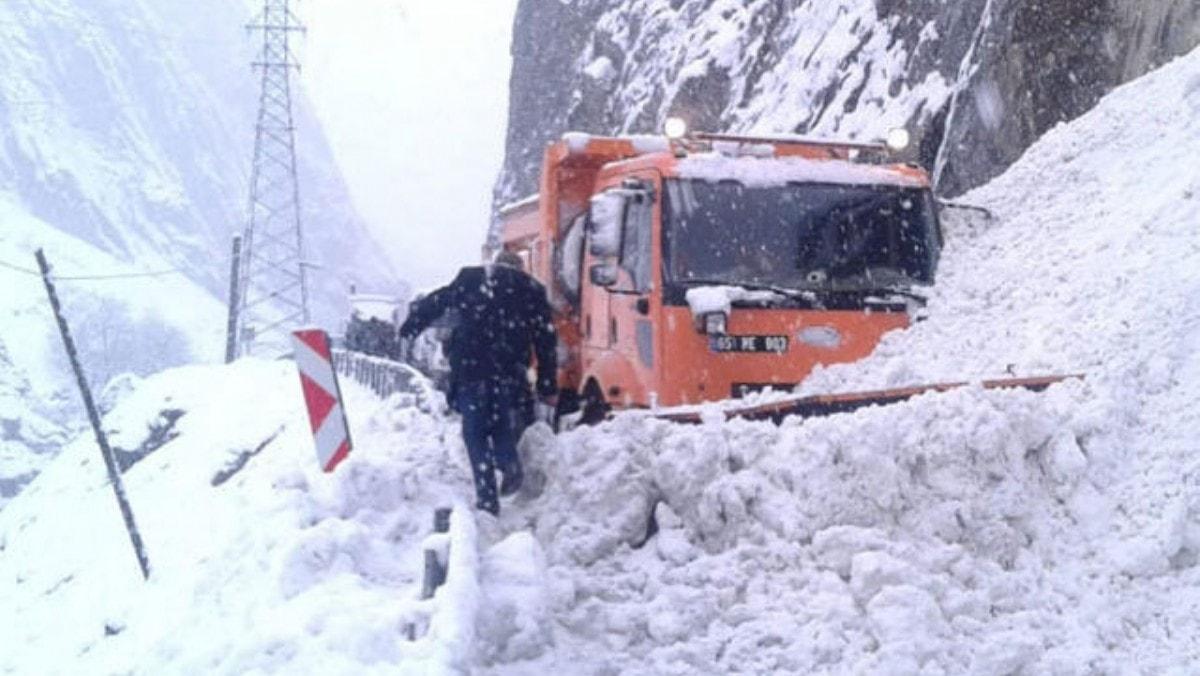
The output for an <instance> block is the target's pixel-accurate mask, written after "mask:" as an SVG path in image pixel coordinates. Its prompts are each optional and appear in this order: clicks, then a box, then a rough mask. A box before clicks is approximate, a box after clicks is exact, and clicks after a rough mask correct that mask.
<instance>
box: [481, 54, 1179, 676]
mask: <svg viewBox="0 0 1200 676" xmlns="http://www.w3.org/2000/svg"><path fill="white" fill-rule="evenodd" d="M1146 101H1154V102H1155V106H1154V107H1153V108H1149V109H1148V108H1147V107H1146V105H1145V102H1146ZM1198 154H1200V52H1196V53H1193V54H1192V55H1190V56H1188V57H1185V58H1183V59H1180V60H1178V61H1177V62H1175V63H1173V64H1170V65H1169V66H1167V67H1165V68H1163V69H1161V70H1160V71H1158V72H1156V73H1154V74H1153V75H1151V76H1149V77H1147V78H1145V79H1144V80H1142V81H1139V82H1136V83H1134V84H1132V85H1130V86H1127V87H1125V88H1123V89H1121V90H1118V91H1117V92H1115V93H1114V94H1113V95H1111V96H1110V97H1109V98H1108V99H1106V100H1105V101H1104V102H1103V103H1102V104H1101V105H1100V106H1099V108H1098V109H1096V110H1095V111H1094V112H1092V113H1090V114H1089V115H1087V116H1085V117H1083V118H1081V119H1080V120H1078V121H1077V122H1075V123H1073V124H1071V125H1069V126H1065V127H1061V128H1058V129H1056V130H1054V131H1053V132H1052V133H1050V134H1048V135H1047V136H1046V138H1044V139H1043V140H1042V141H1041V142H1040V143H1038V144H1037V145H1035V146H1034V147H1033V148H1032V149H1031V150H1030V151H1029V153H1028V154H1027V156H1026V157H1025V158H1024V159H1023V160H1022V161H1021V162H1020V163H1018V165H1017V166H1015V167H1014V168H1013V170H1012V171H1010V173H1009V174H1008V175H1006V176H1004V177H1003V178H1001V179H1000V180H998V181H996V182H995V183H993V184H992V185H989V186H987V187H986V188H984V189H982V190H980V191H979V192H977V193H976V194H974V195H972V196H970V197H969V198H968V200H967V201H971V202H978V203H981V204H983V205H984V206H988V207H990V208H991V209H993V210H994V211H995V212H996V214H997V218H996V220H995V221H994V222H990V223H988V222H981V221H975V222H956V223H951V224H949V227H948V233H947V234H948V241H949V243H948V246H947V250H946V252H945V254H944V256H943V257H942V260H943V268H942V271H941V275H940V278H939V281H938V285H937V287H936V289H935V291H934V296H933V298H932V300H931V302H930V305H929V308H928V318H927V319H926V321H924V322H921V323H918V324H917V325H915V326H914V327H913V328H912V329H910V330H908V331H905V332H897V333H895V334H892V335H890V336H888V338H887V339H886V340H885V341H884V344H883V345H882V346H881V347H880V349H879V350H878V351H877V352H876V354H875V355H874V356H872V357H871V358H869V359H867V360H865V361H863V362H860V363H858V364H853V365H845V366H837V367H831V368H828V369H824V370H822V371H821V372H819V373H817V374H815V375H814V376H813V377H812V378H811V379H810V381H809V382H807V383H806V384H805V386H804V390H805V391H806V392H827V391H840V390H855V389H868V388H874V387H879V386H890V385H900V384H908V383H917V382H924V381H940V380H958V379H962V378H964V377H966V378H982V377H984V376H1002V375H1005V374H1006V372H1009V373H1013V374H1016V375H1034V374H1039V373H1047V372H1049V373H1055V372H1073V371H1082V372H1086V373H1087V378H1086V380H1075V381H1070V382H1067V383H1063V384H1061V385H1058V386H1055V387H1053V388H1051V389H1050V390H1049V391H1047V392H1045V393H1040V394H1039V393H1031V392H1026V391H1000V392H992V391H984V390H982V389H980V388H978V387H969V388H966V389H962V390H957V391H954V392H950V393H946V394H937V395H925V396H922V397H919V398H917V399H914V400H912V401H909V402H906V403H903V404H900V405H896V406H892V407H886V408H875V409H864V410H860V411H858V412H855V413H853V414H848V415H842V416H836V417H831V418H825V419H814V420H810V421H807V422H801V421H799V420H795V419H793V420H790V421H787V422H786V423H785V424H784V425H783V426H782V427H778V428H777V427H774V426H772V425H770V424H766V423H748V422H740V421H735V422H731V423H727V424H726V423H722V422H720V417H719V416H716V415H713V416H710V417H709V419H708V420H707V421H706V422H705V423H704V424H702V425H700V426H697V427H690V428H689V427H679V426H674V425H668V424H666V423H662V422H658V421H654V420H650V419H646V418H644V417H639V416H637V415H626V416H621V417H619V418H618V419H617V420H616V421H614V422H612V423H609V424H607V425H605V426H602V427H601V428H599V429H583V430H577V431H574V432H571V433H569V434H566V435H563V436H561V437H560V438H558V439H557V440H553V439H547V438H541V439H537V438H535V439H533V440H532V441H531V443H530V444H529V445H528V447H527V448H526V452H527V453H528V455H529V456H530V468H531V472H532V473H534V474H541V475H544V486H542V490H541V495H540V497H538V501H537V502H536V503H534V504H533V506H531V507H530V508H528V509H527V510H526V511H523V512H518V513H510V514H507V515H506V516H505V520H506V523H507V524H508V525H509V527H512V528H516V527H520V526H527V527H529V528H531V529H532V531H533V532H534V533H535V535H536V536H537V538H538V541H539V542H540V543H541V544H542V546H543V547H544V550H545V551H544V555H545V557H546V561H547V566H548V568H547V573H546V579H547V582H546V590H547V594H548V598H549V602H550V604H551V609H552V613H553V615H554V617H555V618H556V624H555V632H554V637H555V641H556V648H555V650H553V651H548V652H546V653H545V654H543V655H542V656H540V657H538V658H537V659H534V660H524V661H520V660H515V661H512V662H504V661H499V662H497V663H496V664H495V672H496V673H506V674H507V673H522V672H526V673H544V672H545V671H548V670H550V669H554V668H557V669H560V670H562V669H564V668H568V669H570V670H572V671H574V672H576V673H578V672H583V673H589V672H596V673H601V672H602V673H630V674H634V673H655V674H669V673H680V674H682V673H698V672H700V673H704V672H708V673H712V672H729V671H735V670H737V671H748V672H754V673H773V672H786V673H803V672H810V671H812V672H821V673H917V672H926V673H977V674H1008V673H1017V672H1032V673H1080V672H1086V673H1111V672H1122V671H1124V670H1127V669H1129V668H1130V665H1137V668H1138V669H1139V670H1145V671H1147V672H1151V673H1162V672H1171V671H1175V672H1178V673H1183V672H1186V671H1188V670H1190V669H1191V665H1193V664H1195V661H1196V659H1197V657H1198V656H1200V621H1198V620H1197V619H1196V618H1197V617H1198V615H1197V612H1196V609H1197V607H1198V606H1200V592H1198V591H1196V590H1197V589H1200V568H1198V567H1197V565H1196V564H1197V563H1198V562H1200V485H1198V479H1197V477H1200V466H1198V464H1197V463H1198V461H1197V460H1196V458H1197V450H1200V449H1198V448H1197V444H1198V442H1197V441H1196V440H1197V439H1200V413H1198V412H1197V411H1200V357H1198V356H1197V354H1196V349H1195V348H1196V346H1197V345H1200V301H1197V298H1200V266H1197V265H1196V260H1197V259H1198V257H1200V231H1197V229H1196V227H1195V223H1196V221H1195V213H1196V206H1197V203H1198V202H1197V200H1198V199H1200V178H1198V177H1200V174H1197V173H1196V172H1194V171H1188V170H1186V169H1184V168H1185V167H1191V166H1192V165H1193V164H1194V158H1195V157H1196V156H1197V155H1198Z"/></svg>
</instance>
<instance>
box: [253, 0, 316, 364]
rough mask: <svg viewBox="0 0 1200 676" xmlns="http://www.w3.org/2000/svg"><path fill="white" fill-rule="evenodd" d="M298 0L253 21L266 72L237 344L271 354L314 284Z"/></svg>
mask: <svg viewBox="0 0 1200 676" xmlns="http://www.w3.org/2000/svg"><path fill="white" fill-rule="evenodd" d="M291 2H292V0H263V10H262V14H260V15H259V17H258V19H257V21H256V22H255V23H252V24H250V25H248V26H247V27H246V28H247V29H249V30H252V31H256V32H257V31H262V39H263V42H262V51H261V52H260V53H259V57H258V60H257V61H255V62H254V63H253V64H252V65H253V66H254V68H255V70H256V71H257V72H258V73H259V74H261V77H262V89H261V92H260V94H259V106H258V124H257V126H256V127H255V131H256V133H255V139H254V168H253V172H252V174H251V178H250V213H249V219H248V221H247V224H246V230H245V234H244V236H243V252H242V261H241V275H240V277H241V280H240V284H241V292H240V294H239V305H240V308H239V312H238V321H237V324H238V352H239V354H242V355H246V354H250V353H251V352H252V351H257V352H260V353H263V354H267V355H268V356H274V355H270V354H269V353H271V352H273V351H281V350H282V349H285V348H284V347H283V346H286V345H287V341H286V335H285V332H286V331H287V330H288V329H291V328H295V327H296V326H297V325H299V324H307V323H308V321H309V314H308V285H307V280H306V279H305V270H304V233H303V229H302V228H301V224H300V182H299V181H298V180H297V177H296V135H295V127H294V125H293V118H292V87H291V75H292V71H293V70H296V71H298V70H299V69H300V65H299V64H298V63H297V62H296V60H295V58H294V55H293V53H292V44H291V37H292V35H293V34H294V33H297V32H302V31H304V26H303V25H301V23H300V21H299V20H298V19H297V18H296V15H295V14H293V13H292V10H291V7H290V5H291Z"/></svg>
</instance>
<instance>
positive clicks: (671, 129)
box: [663, 117, 688, 141]
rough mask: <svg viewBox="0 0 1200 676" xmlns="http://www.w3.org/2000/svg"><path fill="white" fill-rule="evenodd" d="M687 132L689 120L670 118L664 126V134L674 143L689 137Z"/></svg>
mask: <svg viewBox="0 0 1200 676" xmlns="http://www.w3.org/2000/svg"><path fill="white" fill-rule="evenodd" d="M687 132H688V124H687V120H685V119H683V118H682V117H668V118H667V121H666V123H664V124H663V133H664V134H666V136H667V138H669V139H671V140H673V141H675V140H679V139H681V138H683V137H684V136H687Z"/></svg>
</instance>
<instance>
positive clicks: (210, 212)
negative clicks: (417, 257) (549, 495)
mask: <svg viewBox="0 0 1200 676" xmlns="http://www.w3.org/2000/svg"><path fill="white" fill-rule="evenodd" d="M250 18H251V12H250V8H249V6H248V5H247V4H246V3H243V2H241V1H240V0H219V1H218V2H206V3H194V2H161V1H160V0H83V1H79V0H13V1H12V2H5V3H3V5H2V6H0V32H2V33H3V35H4V39H3V40H2V41H0V74H2V75H3V77H2V78H0V135H2V138H3V143H2V144H0V191H3V192H6V193H8V194H10V195H12V196H14V197H15V198H16V200H17V201H18V202H19V203H20V204H22V205H23V206H24V207H25V208H26V209H27V210H28V211H29V212H30V213H31V214H32V215H33V216H36V217H38V218H40V219H42V220H43V221H45V222H46V223H49V224H50V225H52V226H53V227H55V228H57V229H59V230H61V231H62V232H66V233H68V234H71V235H74V236H76V237H78V238H80V239H82V240H84V241H85V242H88V243H90V244H92V245H94V246H96V247H98V248H100V249H101V250H103V251H106V252H108V253H109V254H112V255H113V256H115V257H117V258H118V259H120V260H123V261H126V262H130V263H136V264H137V265H139V266H142V267H143V268H147V269H154V268H156V267H164V266H177V267H181V268H183V269H185V270H186V271H187V276H188V277H189V278H190V279H192V280H193V281H195V282H197V283H199V284H200V285H201V286H203V287H204V288H206V289H208V290H209V291H211V292H212V293H213V294H215V295H217V296H218V297H223V295H224V294H225V292H226V289H227V285H228V282H227V275H228V265H223V264H221V263H220V261H221V260H223V259H227V258H228V255H229V252H228V250H229V241H230V237H231V235H232V234H234V233H236V232H240V231H241V229H242V228H243V227H244V226H245V219H246V213H247V211H246V205H247V202H248V197H249V187H248V186H249V173H250V164H251V155H252V150H253V134H254V123H255V113H256V109H257V105H258V84H259V83H258V80H257V78H256V77H255V75H254V72H252V71H251V69H250V65H249V64H250V62H251V61H252V60H253V59H254V58H255V54H256V49H259V48H261V37H258V38H257V39H256V37H255V36H254V35H253V34H249V33H247V31H245V30H244V28H243V26H244V25H245V24H247V23H248V22H249V20H250ZM295 103H296V113H297V127H298V131H297V139H298V141H297V152H298V165H299V169H300V172H301V181H302V184H303V206H304V212H303V219H304V222H305V226H306V233H305V234H306V243H307V249H308V255H309V258H310V259H311V260H312V261H313V262H315V263H319V264H321V265H322V266H323V267H322V268H319V269H318V270H317V272H316V273H315V274H314V275H313V280H314V281H313V291H312V295H313V296H314V298H315V299H316V302H317V304H318V305H319V307H318V311H317V315H318V316H319V317H321V318H322V319H324V320H333V319H338V320H340V319H341V318H342V317H343V316H344V315H345V297H344V296H345V290H346V287H347V285H348V284H349V283H351V282H353V281H356V280H357V281H358V282H360V284H363V285H379V286H383V285H384V284H385V283H389V282H390V281H391V277H390V273H389V270H388V267H387V264H386V263H385V262H384V260H383V259H382V257H381V256H380V254H379V253H378V247H377V246H376V245H375V244H374V243H373V242H372V241H371V239H370V237H369V236H368V235H367V233H366V231H365V229H364V227H363V224H362V222H361V221H360V220H359V218H358V216H357V215H356V213H355V211H354V208H353V207H352V205H351V203H350V199H349V197H348V194H347V191H346V188H345V186H344V185H343V183H342V180H341V177H340V175H339V172H338V169H337V167H336V165H335V164H334V161H333V158H332V155H331V153H330V151H329V148H328V147H327V145H326V142H325V140H324V137H323V135H322V132H321V128H320V126H319V125H318V123H317V122H316V120H315V118H314V117H313V116H312V114H311V111H310V107H309V106H308V104H307V103H306V101H305V100H304V99H303V98H302V97H297V99H296V102H295Z"/></svg>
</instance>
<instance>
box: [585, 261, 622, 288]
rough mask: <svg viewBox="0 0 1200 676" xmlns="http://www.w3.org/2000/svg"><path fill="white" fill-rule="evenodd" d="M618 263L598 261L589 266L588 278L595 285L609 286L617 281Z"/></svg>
mask: <svg viewBox="0 0 1200 676" xmlns="http://www.w3.org/2000/svg"><path fill="white" fill-rule="evenodd" d="M617 273H618V270H617V264H616V263H614V262H611V261H610V262H608V263H596V264H595V265H593V266H592V267H590V268H588V279H589V280H591V282H592V284H593V285H595V286H602V287H605V288H608V287H610V286H612V285H613V284H616V283H617Z"/></svg>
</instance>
